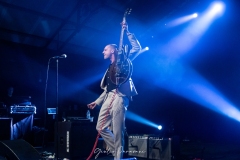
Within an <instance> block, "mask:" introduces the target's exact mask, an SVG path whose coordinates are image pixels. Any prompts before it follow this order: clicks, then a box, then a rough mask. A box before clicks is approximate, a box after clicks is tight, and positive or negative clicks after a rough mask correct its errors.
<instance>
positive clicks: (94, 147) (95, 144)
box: [87, 89, 117, 160]
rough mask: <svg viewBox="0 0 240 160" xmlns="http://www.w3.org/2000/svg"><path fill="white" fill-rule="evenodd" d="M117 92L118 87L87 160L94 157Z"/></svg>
mask: <svg viewBox="0 0 240 160" xmlns="http://www.w3.org/2000/svg"><path fill="white" fill-rule="evenodd" d="M116 94H117V89H116V91H115V92H114V95H113V96H112V99H111V102H110V104H109V106H108V110H107V112H106V115H105V117H104V120H103V123H102V126H101V129H100V130H99V131H98V134H97V137H96V141H95V143H94V146H93V149H92V151H91V153H90V155H89V156H88V158H87V160H90V158H91V157H92V155H93V153H94V150H95V149H96V147H97V143H98V138H99V136H100V133H101V132H102V129H103V126H104V124H105V123H106V120H107V114H108V113H109V110H110V109H111V106H112V103H113V101H114V98H115V96H116Z"/></svg>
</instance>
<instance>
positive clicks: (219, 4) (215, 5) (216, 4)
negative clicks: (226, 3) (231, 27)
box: [213, 3, 223, 12]
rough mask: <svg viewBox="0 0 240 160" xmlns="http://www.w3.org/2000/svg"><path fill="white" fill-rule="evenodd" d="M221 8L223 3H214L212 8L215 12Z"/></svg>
mask: <svg viewBox="0 0 240 160" xmlns="http://www.w3.org/2000/svg"><path fill="white" fill-rule="evenodd" d="M222 9H223V4H222V3H215V4H214V6H213V10H214V11H215V12H221V11H222Z"/></svg>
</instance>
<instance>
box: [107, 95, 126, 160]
mask: <svg viewBox="0 0 240 160" xmlns="http://www.w3.org/2000/svg"><path fill="white" fill-rule="evenodd" d="M128 104H129V100H128V98H126V97H119V96H118V95H116V98H115V100H114V102H113V108H112V110H111V116H112V129H113V135H114V147H115V150H114V152H115V157H114V159H115V160H119V159H121V158H122V157H123V151H124V130H125V113H126V107H127V106H128Z"/></svg>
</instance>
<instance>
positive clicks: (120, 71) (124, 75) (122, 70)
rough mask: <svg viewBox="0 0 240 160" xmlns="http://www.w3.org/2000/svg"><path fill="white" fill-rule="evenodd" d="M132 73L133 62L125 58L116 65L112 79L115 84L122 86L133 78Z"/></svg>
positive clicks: (111, 75)
mask: <svg viewBox="0 0 240 160" xmlns="http://www.w3.org/2000/svg"><path fill="white" fill-rule="evenodd" d="M118 56H119V55H118ZM132 72H133V65H132V62H131V61H130V59H129V58H125V59H124V58H123V60H121V61H120V62H117V63H116V64H115V66H114V70H113V72H112V74H110V79H111V81H112V82H113V83H114V84H116V85H118V86H120V85H121V84H123V83H125V82H126V81H127V80H128V79H129V78H130V77H131V76H132Z"/></svg>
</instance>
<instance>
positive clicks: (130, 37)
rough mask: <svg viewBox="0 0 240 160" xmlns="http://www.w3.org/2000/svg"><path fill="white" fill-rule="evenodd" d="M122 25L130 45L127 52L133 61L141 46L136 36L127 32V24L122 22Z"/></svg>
mask: <svg viewBox="0 0 240 160" xmlns="http://www.w3.org/2000/svg"><path fill="white" fill-rule="evenodd" d="M122 27H123V28H124V29H125V31H126V34H127V36H128V40H129V42H130V44H131V46H132V47H131V50H130V52H129V59H130V60H131V61H133V60H134V59H135V58H136V57H137V56H138V55H139V53H140V51H141V50H142V47H141V45H140V43H139V41H138V40H137V38H136V37H135V35H134V34H133V33H130V32H129V30H128V25H127V24H126V23H125V24H122Z"/></svg>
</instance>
